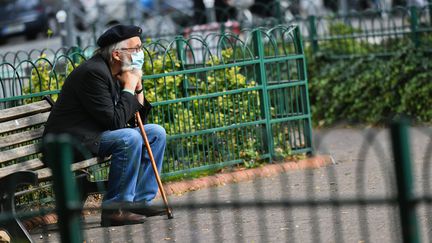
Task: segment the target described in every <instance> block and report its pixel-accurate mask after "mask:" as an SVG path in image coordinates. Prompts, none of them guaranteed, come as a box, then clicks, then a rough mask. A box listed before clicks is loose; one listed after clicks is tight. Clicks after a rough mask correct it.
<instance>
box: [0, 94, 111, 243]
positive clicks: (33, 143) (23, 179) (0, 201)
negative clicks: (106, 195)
mask: <svg viewBox="0 0 432 243" xmlns="http://www.w3.org/2000/svg"><path fill="white" fill-rule="evenodd" d="M52 105H53V101H52V100H51V99H50V98H49V97H45V98H44V99H43V100H42V101H38V102H35V103H31V104H27V105H22V106H17V107H14V108H9V109H3V110H0V213H1V214H4V213H12V214H13V215H14V218H13V219H11V220H9V221H7V223H6V225H5V226H0V228H3V229H5V230H6V231H7V232H8V233H9V235H10V236H11V238H12V242H16V241H19V242H21V241H23V242H26V241H29V242H32V240H31V238H30V235H29V233H28V232H27V230H26V229H25V228H24V226H23V224H22V223H21V222H20V220H19V219H18V217H16V216H15V215H16V214H15V197H16V196H17V195H22V194H25V193H30V192H32V191H35V190H37V189H38V188H39V183H40V182H47V183H48V184H49V183H50V180H51V169H50V168H48V167H46V166H45V165H44V163H43V162H42V160H41V157H42V155H41V148H40V146H39V144H40V143H41V141H42V134H43V129H44V124H45V123H46V121H47V119H48V115H49V113H50V111H51V108H52ZM107 160H108V158H96V157H94V158H91V159H87V160H84V161H80V162H77V163H74V164H72V165H71V169H72V171H74V172H75V174H76V178H77V182H78V187H79V188H80V194H81V198H82V200H85V199H86V198H87V195H88V194H89V193H96V192H102V190H101V188H105V187H104V186H106V181H103V182H102V185H103V186H102V187H101V181H98V182H92V181H90V180H89V176H88V169H89V168H90V167H91V166H94V165H96V164H99V163H102V162H105V161H107ZM23 185H33V186H34V188H32V189H31V190H29V189H25V190H24V189H22V188H23ZM27 188H28V187H27ZM39 189H40V188H39Z"/></svg>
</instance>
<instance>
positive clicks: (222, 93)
mask: <svg viewBox="0 0 432 243" xmlns="http://www.w3.org/2000/svg"><path fill="white" fill-rule="evenodd" d="M144 52H145V56H146V61H145V65H144V67H143V69H144V73H145V74H144V76H143V84H144V87H145V96H146V97H147V98H148V99H149V100H150V101H151V102H152V105H153V106H154V108H153V110H152V112H151V115H150V118H149V122H150V123H157V124H160V125H162V126H163V127H164V128H165V129H166V131H167V134H168V135H169V136H168V141H167V150H166V156H165V161H164V167H163V173H164V175H165V176H169V175H175V174H183V173H190V172H192V171H195V170H203V169H215V168H219V167H222V166H227V165H233V164H238V163H242V162H245V161H246V162H252V163H255V162H256V160H258V159H267V160H270V161H271V160H273V159H277V158H281V157H285V156H287V155H290V154H294V153H311V152H312V144H311V117H310V110H309V99H308V88H307V81H308V80H307V75H306V60H305V56H304V50H303V46H302V42H301V36H300V32H299V29H298V27H294V26H290V27H283V26H278V27H275V28H272V29H262V28H260V29H255V30H253V31H249V32H244V33H242V35H240V36H238V35H233V34H229V33H224V34H219V33H217V34H214V35H209V36H207V37H206V38H205V39H202V38H198V37H191V38H189V39H185V38H183V37H177V38H175V39H174V40H171V41H165V40H157V41H153V42H149V43H146V44H145V47H144ZM85 59H86V56H85V55H84V54H83V53H82V52H72V53H69V54H68V55H67V54H62V55H60V56H58V57H56V59H55V60H54V61H53V62H51V61H50V60H48V59H47V58H39V59H37V60H35V61H29V60H27V61H21V62H19V63H18V64H16V65H13V64H12V63H3V64H0V73H1V76H0V78H1V84H2V87H1V88H2V94H3V97H4V98H0V105H1V106H3V107H9V106H15V105H19V104H21V103H26V102H33V101H34V100H36V99H40V97H41V96H43V95H47V94H49V95H52V96H53V98H56V96H57V94H58V93H59V90H60V88H61V85H62V83H63V81H64V79H65V77H66V76H67V75H68V73H70V72H71V71H72V70H73V68H74V67H75V66H76V65H78V64H79V63H80V62H81V61H84V60H85ZM0 97H1V96H0ZM95 173H96V175H97V176H101V177H104V176H106V170H105V169H103V170H101V171H99V172H98V171H95Z"/></svg>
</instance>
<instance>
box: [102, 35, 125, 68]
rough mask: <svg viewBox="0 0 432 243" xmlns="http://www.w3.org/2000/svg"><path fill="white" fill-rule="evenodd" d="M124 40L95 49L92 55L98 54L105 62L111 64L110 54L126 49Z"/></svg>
mask: <svg viewBox="0 0 432 243" xmlns="http://www.w3.org/2000/svg"><path fill="white" fill-rule="evenodd" d="M126 41H127V39H126V40H122V41H120V42H117V43H114V44H112V45H108V46H105V47H102V48H99V49H97V50H96V51H95V52H94V54H95V55H96V54H100V55H101V56H102V57H103V58H104V59H105V60H108V61H109V62H110V63H112V62H113V59H112V52H113V51H114V50H116V49H120V48H124V47H126Z"/></svg>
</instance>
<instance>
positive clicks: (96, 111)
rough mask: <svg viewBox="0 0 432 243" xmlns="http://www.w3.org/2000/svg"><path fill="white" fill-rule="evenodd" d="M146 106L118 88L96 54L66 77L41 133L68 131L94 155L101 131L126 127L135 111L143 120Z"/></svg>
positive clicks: (97, 149)
mask: <svg viewBox="0 0 432 243" xmlns="http://www.w3.org/2000/svg"><path fill="white" fill-rule="evenodd" d="M150 109H151V105H150V103H149V102H148V101H147V100H145V101H144V105H141V104H140V103H139V102H138V100H137V98H136V97H135V96H134V95H132V94H130V93H128V92H124V91H123V92H122V91H121V90H120V87H119V81H117V80H115V79H114V78H113V77H112V75H111V70H110V68H109V65H108V62H107V61H106V60H104V59H103V58H102V56H101V55H98V54H97V55H95V56H94V57H92V58H91V59H89V60H87V61H86V62H84V63H82V64H81V65H79V66H78V67H77V68H75V69H74V70H73V71H72V72H71V73H70V75H69V76H68V77H67V78H66V80H65V82H64V85H63V87H62V90H61V92H60V95H59V97H58V99H57V102H56V103H55V105H54V107H53V109H52V111H51V114H50V115H49V118H48V121H47V124H46V126H45V130H44V136H45V135H46V134H48V133H53V134H60V133H67V134H70V135H72V136H73V137H74V138H75V139H77V140H78V141H80V142H82V144H83V145H84V146H85V147H87V149H89V150H90V152H91V153H92V154H93V155H96V154H97V153H98V151H99V141H100V135H101V133H102V132H104V131H107V130H116V129H120V128H125V127H127V126H128V122H130V121H131V120H134V119H133V118H134V114H135V112H136V111H140V115H141V119H142V120H143V121H145V120H146V117H147V115H148V113H149V111H150Z"/></svg>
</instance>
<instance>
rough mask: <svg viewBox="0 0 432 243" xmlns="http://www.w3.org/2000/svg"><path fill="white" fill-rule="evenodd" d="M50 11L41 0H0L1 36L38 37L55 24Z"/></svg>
mask: <svg viewBox="0 0 432 243" xmlns="http://www.w3.org/2000/svg"><path fill="white" fill-rule="evenodd" d="M48 12H49V8H48V7H47V6H45V5H44V4H43V3H42V1H41V0H0V38H1V39H4V38H6V37H9V36H14V35H25V36H26V37H27V38H28V39H34V38H36V37H37V35H38V34H39V33H45V32H46V31H47V29H48V28H49V26H50V24H55V19H54V18H50V17H49V13H48ZM53 21H54V22H53Z"/></svg>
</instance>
